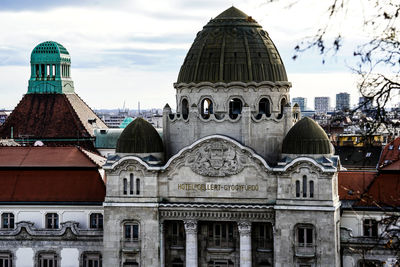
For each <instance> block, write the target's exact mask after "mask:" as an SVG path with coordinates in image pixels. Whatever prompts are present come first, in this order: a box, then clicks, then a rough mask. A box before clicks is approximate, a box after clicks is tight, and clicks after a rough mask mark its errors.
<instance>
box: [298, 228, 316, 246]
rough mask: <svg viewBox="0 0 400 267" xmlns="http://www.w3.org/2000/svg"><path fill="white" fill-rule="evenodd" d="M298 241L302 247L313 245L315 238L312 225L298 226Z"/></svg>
mask: <svg viewBox="0 0 400 267" xmlns="http://www.w3.org/2000/svg"><path fill="white" fill-rule="evenodd" d="M297 241H298V245H299V246H301V247H308V246H312V245H313V243H314V240H313V228H311V227H299V228H297Z"/></svg>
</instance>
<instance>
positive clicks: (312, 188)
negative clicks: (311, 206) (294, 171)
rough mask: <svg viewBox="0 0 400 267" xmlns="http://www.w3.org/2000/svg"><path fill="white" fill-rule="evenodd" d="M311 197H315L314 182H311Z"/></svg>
mask: <svg viewBox="0 0 400 267" xmlns="http://www.w3.org/2000/svg"><path fill="white" fill-rule="evenodd" d="M310 197H311V198H313V197H314V181H310Z"/></svg>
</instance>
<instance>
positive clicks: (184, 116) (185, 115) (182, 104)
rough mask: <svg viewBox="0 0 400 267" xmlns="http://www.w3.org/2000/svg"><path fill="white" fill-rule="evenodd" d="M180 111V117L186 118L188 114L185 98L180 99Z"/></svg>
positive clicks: (187, 103) (187, 104)
mask: <svg viewBox="0 0 400 267" xmlns="http://www.w3.org/2000/svg"><path fill="white" fill-rule="evenodd" d="M181 112H182V117H183V119H184V120H186V119H187V118H188V116H189V102H188V101H187V99H186V98H184V99H183V100H182V103H181Z"/></svg>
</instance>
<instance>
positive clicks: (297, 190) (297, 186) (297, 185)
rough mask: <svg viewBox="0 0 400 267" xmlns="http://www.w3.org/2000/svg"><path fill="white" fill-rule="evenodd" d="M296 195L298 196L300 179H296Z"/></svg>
mask: <svg viewBox="0 0 400 267" xmlns="http://www.w3.org/2000/svg"><path fill="white" fill-rule="evenodd" d="M296 197H300V181H296Z"/></svg>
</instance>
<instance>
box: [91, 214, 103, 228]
mask: <svg viewBox="0 0 400 267" xmlns="http://www.w3.org/2000/svg"><path fill="white" fill-rule="evenodd" d="M90 228H92V229H103V214H101V213H92V214H90Z"/></svg>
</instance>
